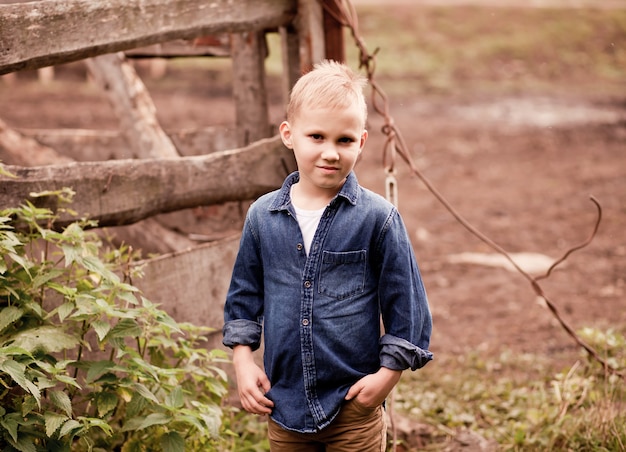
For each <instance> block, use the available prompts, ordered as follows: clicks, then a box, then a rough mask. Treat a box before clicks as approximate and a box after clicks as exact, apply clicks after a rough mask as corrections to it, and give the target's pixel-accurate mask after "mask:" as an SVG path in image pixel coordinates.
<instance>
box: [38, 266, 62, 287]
mask: <svg viewBox="0 0 626 452" xmlns="http://www.w3.org/2000/svg"><path fill="white" fill-rule="evenodd" d="M63 274H64V270H63V269H61V268H50V269H47V270H46V271H45V272H41V273H38V274H37V275H36V276H35V277H34V278H33V282H32V283H31V286H32V288H33V289H37V288H39V287H40V286H42V285H43V284H45V283H47V282H48V281H50V280H52V279H54V278H57V277H59V276H61V275H63Z"/></svg>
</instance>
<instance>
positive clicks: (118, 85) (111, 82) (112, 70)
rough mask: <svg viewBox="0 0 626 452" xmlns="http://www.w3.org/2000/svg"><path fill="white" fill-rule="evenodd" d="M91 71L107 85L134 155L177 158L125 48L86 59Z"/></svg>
mask: <svg viewBox="0 0 626 452" xmlns="http://www.w3.org/2000/svg"><path fill="white" fill-rule="evenodd" d="M86 62H87V67H88V68H89V72H90V73H91V74H92V75H93V77H94V78H95V79H96V81H97V82H98V84H99V85H100V86H101V87H102V88H104V89H105V90H106V92H107V95H108V96H109V100H110V101H111V104H112V105H113V108H114V110H115V113H116V114H117V116H118V118H119V120H120V126H121V131H122V134H123V135H124V137H125V138H126V140H127V141H128V144H129V145H130V147H131V149H132V151H133V157H135V158H148V157H152V158H178V157H180V156H179V154H178V151H177V150H176V147H175V146H174V144H173V143H172V141H171V140H170V139H169V137H168V136H167V135H166V134H165V132H164V131H163V129H162V128H161V126H160V124H159V121H158V120H157V117H156V107H155V106H154V103H153V102H152V98H151V97H150V94H149V93H148V90H147V89H146V87H145V85H144V84H143V82H142V81H141V79H140V78H139V76H138V75H137V73H136V72H135V69H134V68H133V67H132V66H131V65H130V63H129V62H128V60H127V59H126V57H125V56H124V54H123V53H122V52H118V53H112V54H108V55H100V56H98V57H95V58H90V59H88V60H86Z"/></svg>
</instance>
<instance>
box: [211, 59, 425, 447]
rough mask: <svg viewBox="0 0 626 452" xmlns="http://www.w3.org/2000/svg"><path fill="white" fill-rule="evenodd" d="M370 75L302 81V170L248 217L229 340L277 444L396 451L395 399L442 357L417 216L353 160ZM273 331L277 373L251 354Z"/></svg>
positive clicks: (321, 73)
mask: <svg viewBox="0 0 626 452" xmlns="http://www.w3.org/2000/svg"><path fill="white" fill-rule="evenodd" d="M365 83H366V81H365V80H364V79H363V77H361V76H359V75H357V74H355V73H353V72H352V71H351V70H350V69H349V68H348V67H347V66H345V65H343V64H340V63H336V62H330V61H324V62H322V63H320V64H318V65H316V66H315V68H314V69H313V70H312V71H311V72H309V73H308V74H306V75H304V76H303V77H301V78H300V79H299V80H298V82H297V83H296V84H295V86H294V87H293V90H292V92H291V96H290V101H289V105H288V107H287V120H286V121H284V122H283V123H282V124H281V125H280V135H281V137H282V140H283V143H284V144H285V146H287V147H288V148H290V149H292V150H293V152H294V155H295V158H296V163H297V166H298V171H296V172H294V173H292V174H291V175H289V176H288V177H287V179H286V180H285V182H284V183H283V186H282V188H281V189H279V190H276V191H274V192H272V193H269V194H266V195H264V196H262V197H260V198H259V199H258V200H257V201H256V202H255V203H254V204H252V206H251V207H250V209H249V210H248V214H247V216H246V221H245V225H244V228H243V232H242V236H241V243H240V249H239V253H238V256H237V259H236V262H235V267H234V270H233V276H232V280H231V285H230V289H229V291H228V295H227V299H226V306H225V313H224V318H225V325H224V330H223V333H224V340H223V342H224V344H225V345H226V346H228V347H232V348H233V364H234V367H235V373H236V377H237V387H238V392H239V397H240V399H241V404H242V406H243V408H244V409H245V410H247V411H248V412H250V413H254V414H268V415H270V418H269V421H268V428H269V439H270V447H271V450H272V451H309V450H311V451H340V450H341V451H344V450H354V451H359V452H363V451H384V450H385V439H386V425H385V421H384V417H383V410H382V404H383V402H384V400H385V398H386V397H387V395H388V394H389V393H390V392H391V390H392V389H393V387H394V386H395V385H396V383H397V382H398V380H399V379H400V375H401V373H402V371H403V370H405V369H408V368H411V369H412V370H415V369H418V368H420V367H422V366H424V365H425V364H426V363H427V362H428V361H429V360H430V359H432V354H431V353H430V352H429V351H428V350H427V348H428V344H429V341H430V334H431V328H432V323H431V314H430V310H429V307H428V302H427V299H426V293H425V290H424V286H423V284H422V281H421V276H420V274H419V270H418V267H417V264H416V261H415V257H414V255H413V250H412V248H411V244H410V242H409V238H408V236H407V232H406V229H405V226H404V224H403V222H402V219H401V218H400V215H399V213H398V211H397V210H396V209H395V207H394V206H393V205H391V204H390V203H388V202H387V201H386V200H384V199H383V198H382V197H381V196H379V195H376V194H374V193H372V192H370V191H368V190H366V189H364V188H362V187H361V186H359V184H358V182H357V179H356V176H355V175H354V173H353V171H352V170H353V168H354V165H355V163H356V161H357V158H358V157H359V155H360V153H361V151H362V149H363V146H364V144H365V141H366V140H367V130H365V121H366V118H367V106H366V102H365V98H364V95H363V88H364V86H365ZM381 315H382V320H383V324H384V330H385V334H384V335H382V337H381V328H380V326H381V325H380V316H381ZM262 329H264V335H263V336H264V345H265V352H264V368H265V372H264V371H263V370H262V369H261V368H260V367H259V366H257V365H256V364H255V362H254V360H253V355H252V352H253V351H254V350H256V349H257V348H259V346H260V342H261V332H262Z"/></svg>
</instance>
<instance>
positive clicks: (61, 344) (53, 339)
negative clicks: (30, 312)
mask: <svg viewBox="0 0 626 452" xmlns="http://www.w3.org/2000/svg"><path fill="white" fill-rule="evenodd" d="M14 338H15V340H14V342H13V345H15V346H16V347H22V348H23V349H25V350H28V351H29V352H34V351H36V350H45V351H47V352H51V353H54V352H60V351H63V350H67V349H72V348H74V347H76V346H77V345H78V339H77V338H75V337H73V336H70V335H69V334H65V333H63V332H62V331H59V328H58V327H54V326H41V327H37V328H31V329H28V330H25V331H21V332H19V333H17V334H16V335H15V336H14Z"/></svg>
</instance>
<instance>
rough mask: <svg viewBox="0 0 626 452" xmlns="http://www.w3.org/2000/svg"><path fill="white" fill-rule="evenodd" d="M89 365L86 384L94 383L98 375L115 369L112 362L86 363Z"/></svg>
mask: <svg viewBox="0 0 626 452" xmlns="http://www.w3.org/2000/svg"><path fill="white" fill-rule="evenodd" d="M86 364H88V365H89V368H88V369H87V377H86V378H87V383H91V382H93V381H95V380H96V379H97V378H98V377H100V375H102V374H104V373H106V372H108V371H109V369H111V368H113V367H115V363H114V362H113V361H93V362H88V363H86Z"/></svg>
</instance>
